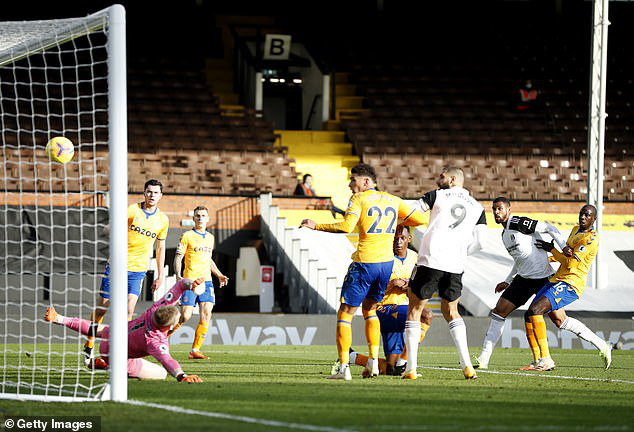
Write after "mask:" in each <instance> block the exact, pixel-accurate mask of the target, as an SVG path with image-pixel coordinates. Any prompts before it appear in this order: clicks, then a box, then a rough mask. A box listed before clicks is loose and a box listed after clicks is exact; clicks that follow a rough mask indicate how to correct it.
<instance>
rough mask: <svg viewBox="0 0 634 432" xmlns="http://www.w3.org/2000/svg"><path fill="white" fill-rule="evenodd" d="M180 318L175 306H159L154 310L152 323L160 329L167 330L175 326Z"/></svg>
mask: <svg viewBox="0 0 634 432" xmlns="http://www.w3.org/2000/svg"><path fill="white" fill-rule="evenodd" d="M180 318H181V313H180V311H179V310H178V308H177V307H176V306H160V307H159V308H158V309H156V310H155V311H154V324H156V327H157V328H158V329H159V330H161V331H167V330H169V329H170V327H172V326H175V325H176V324H177V323H178V320H180Z"/></svg>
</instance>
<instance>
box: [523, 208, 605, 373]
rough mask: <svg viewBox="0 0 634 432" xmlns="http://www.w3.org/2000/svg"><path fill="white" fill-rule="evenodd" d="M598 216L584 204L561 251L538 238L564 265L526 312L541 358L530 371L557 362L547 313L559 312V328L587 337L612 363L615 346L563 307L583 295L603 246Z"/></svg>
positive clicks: (532, 342) (532, 341)
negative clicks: (545, 316) (546, 319)
mask: <svg viewBox="0 0 634 432" xmlns="http://www.w3.org/2000/svg"><path fill="white" fill-rule="evenodd" d="M596 218H597V209H596V208H595V207H594V206H592V205H589V204H588V205H584V206H583V207H582V208H581V211H580V212H579V225H577V226H575V227H574V228H573V229H572V231H571V233H570V236H569V237H568V240H567V241H566V246H565V247H564V248H563V250H562V251H561V252H559V251H558V250H557V249H555V247H554V245H553V243H548V242H545V241H543V240H537V247H538V248H540V249H543V250H546V251H548V252H550V253H551V254H552V255H553V257H554V258H555V259H556V260H557V261H559V263H560V266H559V269H558V270H557V272H556V273H555V275H554V276H553V277H551V278H550V281H549V282H548V283H547V284H546V285H544V287H543V288H542V289H541V290H540V291H539V292H538V293H537V294H536V295H535V299H534V300H533V302H532V303H531V305H530V306H529V308H528V310H527V311H526V314H525V316H524V317H525V322H526V336H527V338H528V342H529V345H530V346H531V349H532V350H533V352H534V353H538V354H537V355H538V356H539V359H540V360H539V361H538V363H537V364H536V366H535V367H532V368H528V370H542V371H547V370H552V369H554V368H555V362H554V361H553V359H552V358H551V356H550V351H549V349H548V338H547V336H546V323H545V322H544V317H543V315H544V314H545V313H549V312H551V311H558V312H559V313H558V317H559V318H560V319H559V322H558V323H556V324H558V327H559V328H561V329H564V330H569V331H572V332H573V333H576V334H577V335H578V336H580V337H582V338H583V339H585V340H588V341H589V342H591V343H593V344H594V345H595V346H597V348H599V350H600V351H599V352H600V354H601V357H602V358H603V361H604V365H605V368H606V369H607V368H609V367H610V364H611V362H612V353H611V347H610V345H609V344H607V343H606V342H605V341H604V340H602V339H601V338H599V337H598V336H596V335H595V334H594V333H593V332H592V331H591V330H590V329H588V328H587V327H586V326H585V325H584V324H582V323H581V322H579V321H577V320H575V319H574V318H570V317H566V315H565V312H564V311H563V308H564V307H565V306H567V305H569V304H570V303H572V302H574V301H575V300H577V299H578V298H579V297H581V294H583V291H584V289H585V286H586V277H587V276H588V271H589V270H590V266H591V265H592V261H594V257H595V256H596V255H597V250H598V249H599V237H598V236H597V232H596V230H595V229H594V228H593V225H594V222H595V220H596Z"/></svg>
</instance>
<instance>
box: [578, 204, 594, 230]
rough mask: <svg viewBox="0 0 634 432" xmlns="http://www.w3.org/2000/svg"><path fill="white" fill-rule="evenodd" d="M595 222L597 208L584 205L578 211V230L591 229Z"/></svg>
mask: <svg viewBox="0 0 634 432" xmlns="http://www.w3.org/2000/svg"><path fill="white" fill-rule="evenodd" d="M595 220H597V208H596V207H595V206H593V205H591V204H586V205H584V206H583V207H581V210H580V211H579V228H581V229H582V230H587V229H590V228H592V225H594V221H595Z"/></svg>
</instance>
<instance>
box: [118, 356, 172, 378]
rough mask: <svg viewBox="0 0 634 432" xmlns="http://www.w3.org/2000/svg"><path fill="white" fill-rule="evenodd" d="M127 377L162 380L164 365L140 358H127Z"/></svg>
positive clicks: (165, 372)
mask: <svg viewBox="0 0 634 432" xmlns="http://www.w3.org/2000/svg"><path fill="white" fill-rule="evenodd" d="M128 377H129V378H138V379H142V380H164V379H165V378H167V371H166V370H165V368H164V367H162V366H160V365H157V364H156V363H151V362H149V361H147V360H144V359H142V358H134V359H128Z"/></svg>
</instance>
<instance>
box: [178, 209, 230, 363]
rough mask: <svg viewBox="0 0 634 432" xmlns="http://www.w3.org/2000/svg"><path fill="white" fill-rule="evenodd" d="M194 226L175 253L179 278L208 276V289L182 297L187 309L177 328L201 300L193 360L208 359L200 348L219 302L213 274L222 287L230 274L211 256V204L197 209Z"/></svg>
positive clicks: (212, 238)
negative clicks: (216, 303) (215, 304)
mask: <svg viewBox="0 0 634 432" xmlns="http://www.w3.org/2000/svg"><path fill="white" fill-rule="evenodd" d="M193 219H194V229H192V230H190V231H187V232H185V233H183V235H182V236H181V239H180V242H179V243H178V247H177V248H176V256H175V257H174V272H175V273H176V280H180V279H182V278H183V277H184V278H187V279H192V278H193V279H192V280H195V279H198V278H204V279H205V292H204V293H203V294H201V295H199V296H197V295H196V294H194V292H193V291H186V292H185V293H184V294H183V296H182V297H181V306H182V309H183V313H182V314H181V318H180V321H179V322H178V324H177V325H176V326H175V327H174V331H175V330H176V329H177V328H178V327H180V326H181V325H183V324H184V323H185V322H187V321H188V320H189V319H190V318H191V316H192V312H193V311H194V306H195V305H196V303H198V307H199V313H200V322H199V323H198V326H197V327H196V333H195V335H194V342H193V344H192V350H191V352H190V353H189V358H190V359H191V360H196V359H206V358H207V357H206V356H205V355H204V354H203V353H202V352H201V351H200V347H201V346H202V344H203V342H204V340H205V336H207V329H208V328H209V322H210V321H211V311H212V309H213V307H214V303H215V302H216V297H215V295H214V285H213V281H212V278H211V275H212V274H213V275H214V276H216V277H217V278H218V280H219V281H220V285H219V288H222V287H223V286H225V285H226V284H227V282H228V281H229V278H228V277H227V276H225V275H223V274H222V273H221V272H220V270H218V266H216V263H215V262H214V260H213V258H212V257H211V255H212V253H213V250H214V236H213V235H212V234H211V233H210V232H208V231H207V223H208V222H209V210H207V207H203V206H198V207H196V208H195V209H194V217H193ZM183 258H184V259H185V269H184V270H182V272H181V269H182V264H183Z"/></svg>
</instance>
